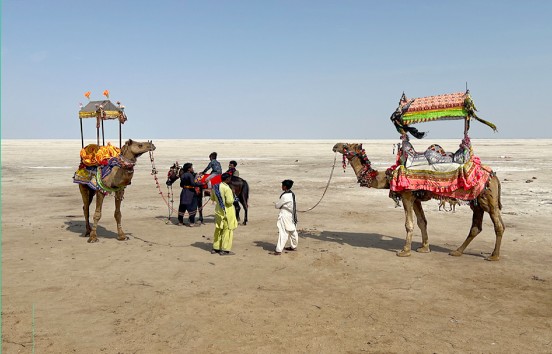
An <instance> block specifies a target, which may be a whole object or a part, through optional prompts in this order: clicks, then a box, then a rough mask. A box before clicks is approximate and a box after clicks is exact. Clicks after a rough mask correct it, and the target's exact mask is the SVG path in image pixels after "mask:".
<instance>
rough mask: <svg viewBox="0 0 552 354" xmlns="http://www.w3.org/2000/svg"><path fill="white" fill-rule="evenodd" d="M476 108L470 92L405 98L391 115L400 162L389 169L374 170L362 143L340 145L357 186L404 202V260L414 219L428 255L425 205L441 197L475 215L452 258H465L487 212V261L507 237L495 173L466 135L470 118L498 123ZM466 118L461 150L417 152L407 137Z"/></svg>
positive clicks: (496, 255)
mask: <svg viewBox="0 0 552 354" xmlns="http://www.w3.org/2000/svg"><path fill="white" fill-rule="evenodd" d="M475 111H476V109H475V105H474V104H473V101H472V99H471V97H470V94H469V91H466V92H461V93H454V94H446V95H439V96H429V97H422V98H417V99H411V100H409V99H407V98H406V96H405V95H404V94H403V95H402V97H401V99H400V101H399V107H398V108H397V110H396V111H395V112H394V113H393V114H392V115H391V121H392V122H393V124H394V125H395V128H396V129H397V131H398V132H399V133H401V140H402V141H401V143H400V144H399V149H398V154H397V161H396V163H395V165H394V166H392V167H390V168H389V169H387V170H386V171H377V170H374V169H373V168H372V166H371V162H370V160H369V159H368V157H367V156H366V152H365V150H364V149H363V148H362V144H345V143H337V144H335V146H334V147H333V151H334V152H339V153H341V154H343V161H344V162H343V163H344V166H345V162H346V161H348V162H349V163H350V165H351V166H352V168H353V170H354V171H355V174H356V175H357V180H358V183H360V185H361V186H363V187H369V188H376V189H390V193H389V196H390V197H391V198H393V199H394V200H395V201H396V202H397V204H398V203H399V202H400V201H402V204H403V208H404V212H405V218H406V220H405V227H406V243H405V245H404V247H403V249H402V250H401V251H399V252H397V255H398V256H400V257H407V256H410V251H411V244H412V233H413V230H414V215H416V219H417V224H418V227H419V228H420V230H421V232H422V247H420V248H418V249H417V251H418V252H422V253H426V252H429V251H430V249H429V241H428V234H427V220H426V217H425V215H424V211H423V209H422V202H423V201H427V200H430V199H437V200H440V201H441V202H443V201H447V202H451V204H452V205H456V204H457V203H458V202H464V203H468V204H469V205H470V208H471V209H472V211H473V217H472V225H471V228H470V231H469V233H468V236H467V238H466V240H465V241H464V243H462V245H461V246H460V247H458V249H456V250H455V251H452V252H450V255H452V256H461V255H462V253H463V252H464V250H465V249H466V247H467V246H468V245H469V244H470V242H471V241H472V240H473V239H474V238H475V237H476V236H477V235H478V234H479V233H480V232H481V230H482V228H483V215H484V213H485V212H487V213H488V214H489V216H490V217H491V220H492V222H493V224H494V230H495V235H496V241H495V247H494V250H493V253H492V254H491V255H490V256H489V257H488V258H487V260H490V261H498V260H499V258H500V243H501V241H502V235H503V233H504V222H503V221H502V216H501V209H502V204H501V201H500V194H501V186H500V181H499V179H498V178H497V177H496V175H495V173H494V172H493V171H492V170H491V169H490V168H489V167H487V166H485V165H482V164H481V161H480V159H479V157H477V156H475V155H474V153H473V150H472V146H471V142H470V139H469V137H468V129H469V123H470V120H471V119H472V118H473V119H475V120H477V121H479V122H482V123H484V124H486V125H488V126H490V127H491V128H493V130H495V131H496V127H495V126H494V124H492V123H490V122H488V121H485V120H483V119H481V118H479V117H477V115H476V114H475ZM440 119H443V120H450V119H464V120H465V127H464V139H463V140H462V142H461V144H460V147H459V149H458V150H457V151H456V152H454V153H452V152H446V151H445V150H444V149H443V148H442V147H441V146H439V145H437V144H434V145H431V146H430V147H429V148H428V149H427V150H426V151H424V152H420V153H419V152H416V150H415V149H414V147H413V145H412V144H411V143H410V142H409V138H408V134H411V135H413V136H414V137H416V138H418V139H421V138H423V137H424V136H425V133H422V132H419V131H418V130H417V129H415V128H413V127H411V126H410V125H411V124H414V123H419V122H428V121H435V120H440Z"/></svg>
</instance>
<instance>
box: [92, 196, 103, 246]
mask: <svg viewBox="0 0 552 354" xmlns="http://www.w3.org/2000/svg"><path fill="white" fill-rule="evenodd" d="M104 198H105V196H104V195H103V193H101V192H96V211H95V212H94V225H92V231H91V232H90V237H89V238H88V242H89V243H90V242H98V235H97V233H96V229H97V227H98V222H99V221H100V219H101V218H102V205H103V200H104Z"/></svg>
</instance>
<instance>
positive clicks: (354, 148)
mask: <svg viewBox="0 0 552 354" xmlns="http://www.w3.org/2000/svg"><path fill="white" fill-rule="evenodd" d="M362 150H363V149H362V144H347V143H337V144H335V145H334V147H333V152H339V153H340V154H343V156H345V157H347V158H348V159H351V158H352V157H354V156H356V155H359V154H360V153H361V152H362Z"/></svg>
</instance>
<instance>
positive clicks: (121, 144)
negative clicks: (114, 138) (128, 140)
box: [119, 121, 123, 149]
mask: <svg viewBox="0 0 552 354" xmlns="http://www.w3.org/2000/svg"><path fill="white" fill-rule="evenodd" d="M122 130H123V128H122V124H121V121H119V149H121V148H122V147H123V134H122Z"/></svg>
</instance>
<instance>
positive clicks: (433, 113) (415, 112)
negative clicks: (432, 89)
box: [400, 92, 473, 125]
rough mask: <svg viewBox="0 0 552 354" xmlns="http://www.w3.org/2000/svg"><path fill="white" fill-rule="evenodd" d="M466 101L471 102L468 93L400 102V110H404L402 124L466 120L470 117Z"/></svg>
mask: <svg viewBox="0 0 552 354" xmlns="http://www.w3.org/2000/svg"><path fill="white" fill-rule="evenodd" d="M405 99H406V98H405ZM466 101H471V98H470V95H469V94H468V93H463V92H457V93H450V94H445V95H438V96H428V97H421V98H415V99H413V100H409V101H403V100H401V104H400V107H401V110H402V108H406V111H403V114H402V122H403V124H406V125H409V124H415V123H421V122H431V121H436V120H447V119H466V118H467V117H469V116H470V113H469V112H468V110H467V109H466V105H467V103H468V105H469V102H466ZM409 103H410V104H409ZM405 106H407V107H405ZM471 106H473V102H471Z"/></svg>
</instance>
